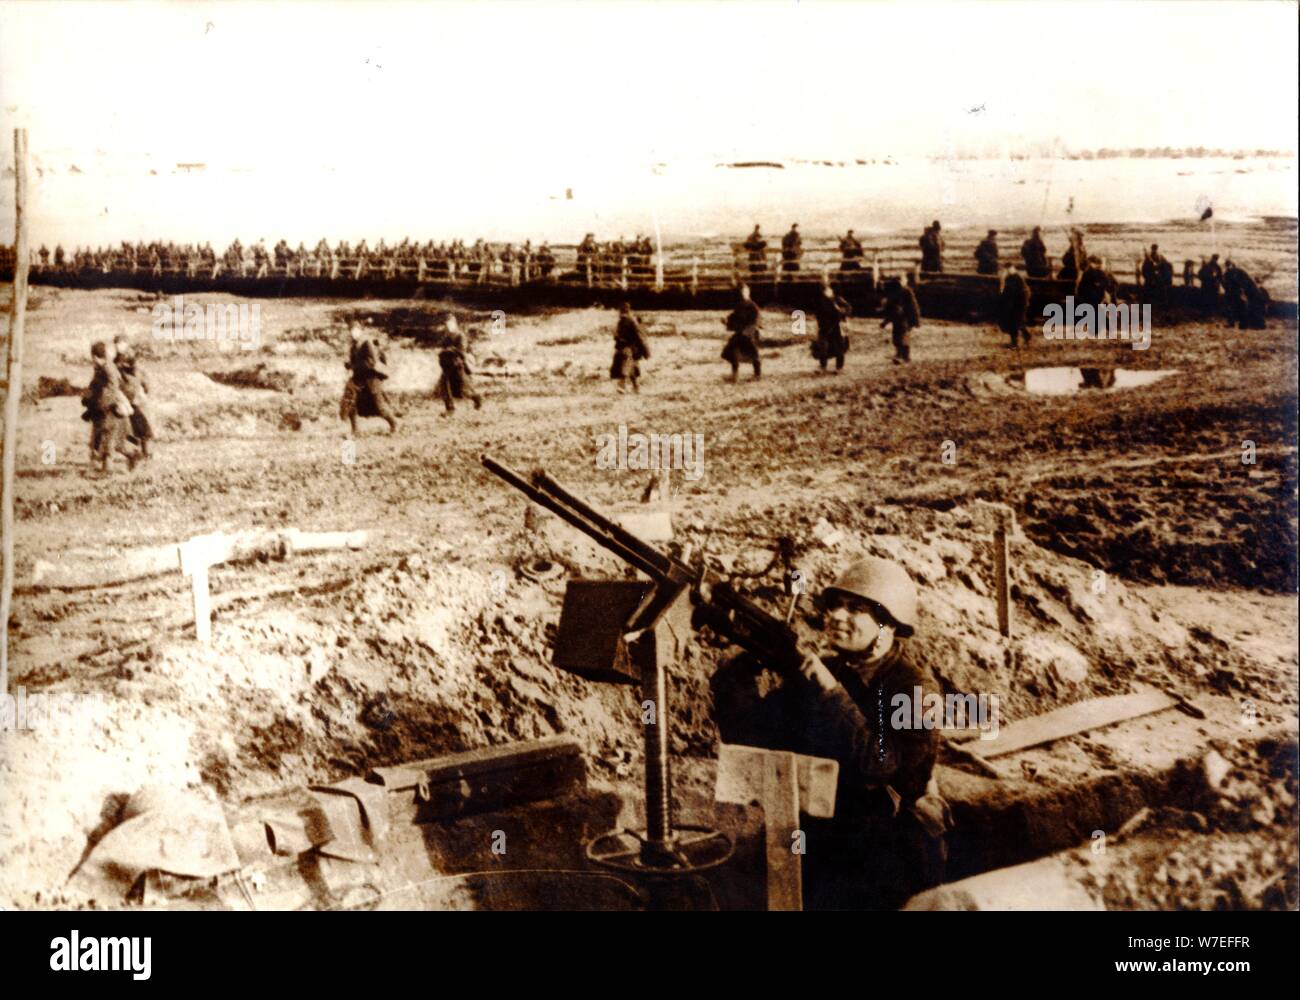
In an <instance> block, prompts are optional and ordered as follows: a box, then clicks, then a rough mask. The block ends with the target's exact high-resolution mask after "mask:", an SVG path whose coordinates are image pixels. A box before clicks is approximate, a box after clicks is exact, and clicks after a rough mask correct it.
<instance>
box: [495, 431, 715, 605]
mask: <svg viewBox="0 0 1300 1000" xmlns="http://www.w3.org/2000/svg"><path fill="white" fill-rule="evenodd" d="M482 462H483V466H484V468H486V469H487V470H488V471H489V472H491V473H492V474H493V475H496V476H498V477H500V478H501V479H503V480H505V481H506V482H507V483H509V484H510V485H511V486H513V487H514V488H515V489H517V490H519V492H521V493H523V494H524V495H525V496H526V497H528V499H530V500H532V501H533V503H535V504H538V505H539V506H542V507H545V508H546V509H547V510H549V511H550V512H551V513H552V514H555V515H556V516H557V517H559V518H560V519H561V520H563V521H565V522H566V523H568V524H570V525H572V526H573V527H575V528H577V529H578V530H579V531H581V532H582V533H583V534H584V535H586V536H587V537H588V538H590V539H591V540H592V541H594V542H595V543H596V544H597V545H599V546H601V547H602V548H604V549H607V550H608V551H610V552H612V553H614V555H616V556H618V557H619V558H620V559H622V560H623V561H624V562H627V563H629V564H630V565H632V566H634V567H636V568H637V569H639V570H640V571H641V572H642V573H644V574H645V575H646V576H648V577H650V578H651V579H652V580H655V581H656V582H659V583H675V584H690V583H691V582H692V581H693V580H694V576H693V574H692V572H691V569H690V567H689V566H687V565H685V564H684V563H682V562H679V561H678V560H676V559H674V558H673V557H672V556H670V555H668V554H667V553H664V552H660V551H659V550H658V549H656V548H655V547H654V546H653V545H648V544H647V543H645V542H643V541H642V540H641V539H639V538H637V537H636V535H634V534H632V532H630V531H628V530H627V529H626V528H624V527H623V526H622V525H619V524H616V523H615V522H613V521H611V520H610V519H609V518H607V517H605V516H604V515H603V514H601V513H600V512H599V511H597V510H595V509H594V508H592V507H590V506H589V505H588V504H586V503H584V502H583V501H582V500H580V499H578V498H577V497H575V496H574V495H573V494H572V493H570V492H569V491H568V490H566V489H565V488H564V487H563V486H561V485H560V484H559V483H557V482H556V481H555V480H554V479H552V478H551V477H550V476H548V475H546V474H545V473H544V472H540V471H538V472H534V473H533V475H532V479H531V481H529V480H528V479H525V478H524V477H523V476H521V475H519V474H518V473H517V472H515V471H514V470H513V469H511V468H509V467H508V466H506V465H503V464H502V463H500V462H498V461H497V460H496V459H494V458H493V457H492V456H491V455H483V456H482Z"/></svg>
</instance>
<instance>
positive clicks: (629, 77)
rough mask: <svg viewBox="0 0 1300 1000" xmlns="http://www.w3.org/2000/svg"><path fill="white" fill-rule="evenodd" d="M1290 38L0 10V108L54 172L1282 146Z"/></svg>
mask: <svg viewBox="0 0 1300 1000" xmlns="http://www.w3.org/2000/svg"><path fill="white" fill-rule="evenodd" d="M1296 39H1297V8H1296V4H1295V3H1283V2H1273V0H1254V2H1248V0H1235V2H1227V3H1214V2H1193V3H1185V4H1184V3H1173V2H1154V0H1145V2H1134V3H1126V2H1064V3H1053V2H1042V0H1039V2H1030V3H1010V2H1007V3H1003V2H992V0H990V2H965V3H958V4H929V3H916V2H910V3H853V2H847V0H845V2H836V3H789V2H776V0H773V2H768V3H756V4H747V3H735V2H732V3H687V2H664V0H658V2H654V3H646V4H636V3H621V2H611V0H594V2H587V3H571V4H544V3H528V4H525V3H522V2H516V3H470V4H461V3H437V2H434V3H416V2H406V3H392V4H382V3H375V2H361V0H357V2H350V3H335V4H326V3H302V2H295V3H250V4H234V3H189V2H187V3H179V2H177V3H160V4H148V3H94V4H85V5H83V4H79V3H24V2H6V3H4V4H2V5H0V108H3V121H2V124H3V126H4V127H5V129H6V132H8V130H9V129H10V128H11V127H12V126H13V125H26V126H27V127H28V128H29V129H30V130H31V133H32V147H33V153H34V154H37V155H40V156H41V157H42V158H49V159H50V160H51V163H52V164H53V163H55V162H57V161H58V160H60V159H62V158H63V157H65V156H66V157H69V158H70V159H71V160H72V161H76V160H77V159H78V158H81V159H86V158H87V156H88V155H93V153H94V151H95V150H103V151H105V152H107V153H109V154H111V155H112V156H113V157H114V158H115V159H116V158H121V159H122V160H123V161H124V162H127V163H129V162H130V160H131V159H132V158H136V157H146V156H153V157H156V158H158V159H159V160H160V161H162V162H165V163H168V165H170V163H172V162H176V161H203V162H208V163H214V164H238V165H246V166H254V167H256V166H261V165H264V164H267V163H278V164H282V165H283V164H293V165H311V166H318V165H322V164H333V165H337V166H349V165H351V164H354V163H358V162H361V163H373V162H376V161H386V160H392V159H397V158H402V157H409V156H412V155H420V156H429V155H435V156H439V157H448V158H452V157H454V158H461V159H470V160H478V159H481V160H495V159H498V158H501V157H508V158H512V159H519V160H522V161H526V162H530V163H538V164H552V163H553V164H556V165H559V166H561V167H567V166H569V165H570V164H571V163H572V162H574V161H575V160H583V161H587V160H590V158H592V157H597V158H599V159H601V160H606V159H615V160H626V159H631V158H646V159H649V160H650V161H651V162H653V161H654V160H670V161H671V160H674V159H678V160H680V159H681V158H684V157H696V156H698V157H703V158H709V157H715V156H719V157H733V156H742V157H743V156H756V157H780V156H813V157H817V156H830V157H833V156H838V155H849V156H852V155H860V154H863V153H866V154H885V153H894V154H896V155H898V154H907V153H913V152H923V153H931V154H934V153H937V154H942V153H944V152H946V151H948V150H949V149H950V148H951V149H954V150H957V151H964V150H973V151H983V150H984V149H986V148H989V149H991V150H996V149H998V148H999V147H1000V146H1004V145H1005V144H1006V143H1008V142H1010V143H1012V144H1014V143H1016V142H1022V141H1028V142H1043V141H1049V140H1051V139H1052V138H1053V137H1055V136H1059V137H1060V138H1061V139H1062V140H1063V141H1064V142H1065V143H1066V144H1068V145H1069V146H1071V147H1074V148H1085V147H1096V146H1105V145H1109V146H1130V145H1179V146H1182V145H1207V146H1228V147H1238V146H1241V147H1270V148H1289V149H1294V148H1295V145H1296V128H1297V126H1296V89H1297V41H1296ZM975 108H982V109H983V110H980V111H972V109H975ZM4 146H5V147H8V139H7V138H6V140H5V143H4ZM82 166H83V169H84V164H82Z"/></svg>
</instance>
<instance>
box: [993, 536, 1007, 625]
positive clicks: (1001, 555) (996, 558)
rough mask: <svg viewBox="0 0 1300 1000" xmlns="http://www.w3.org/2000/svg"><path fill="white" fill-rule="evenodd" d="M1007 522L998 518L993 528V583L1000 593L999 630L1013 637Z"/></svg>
mask: <svg viewBox="0 0 1300 1000" xmlns="http://www.w3.org/2000/svg"><path fill="white" fill-rule="evenodd" d="M1007 527H1008V526H1007V522H1006V520H1004V519H1001V518H1000V519H999V520H998V525H997V527H996V528H994V529H993V583H994V586H995V587H996V588H997V595H998V631H999V632H1001V633H1002V635H1003V636H1005V637H1007V638H1010V637H1011V588H1010V581H1009V579H1008V573H1007V569H1008V566H1007Z"/></svg>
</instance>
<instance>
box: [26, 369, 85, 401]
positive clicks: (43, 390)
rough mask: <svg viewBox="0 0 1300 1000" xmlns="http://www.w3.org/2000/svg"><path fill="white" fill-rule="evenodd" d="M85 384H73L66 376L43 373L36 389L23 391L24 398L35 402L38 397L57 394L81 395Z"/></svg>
mask: <svg viewBox="0 0 1300 1000" xmlns="http://www.w3.org/2000/svg"><path fill="white" fill-rule="evenodd" d="M85 391H86V390H85V387H84V386H76V385H73V384H72V383H71V382H70V381H68V380H67V379H66V378H50V377H49V376H48V375H42V376H41V377H40V378H38V379H37V380H36V389H35V391H33V390H30V389H29V390H27V391H26V392H24V393H23V399H24V401H27V402H34V401H36V400H38V399H51V398H53V397H55V396H80V395H81V394H82V393H83V392H85Z"/></svg>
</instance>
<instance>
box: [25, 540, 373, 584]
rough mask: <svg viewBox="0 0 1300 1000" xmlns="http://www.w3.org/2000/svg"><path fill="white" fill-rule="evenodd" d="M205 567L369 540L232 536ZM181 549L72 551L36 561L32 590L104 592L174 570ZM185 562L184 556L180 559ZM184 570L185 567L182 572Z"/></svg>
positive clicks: (219, 543) (217, 544)
mask: <svg viewBox="0 0 1300 1000" xmlns="http://www.w3.org/2000/svg"><path fill="white" fill-rule="evenodd" d="M203 537H205V538H208V537H210V538H212V539H213V540H212V542H211V555H210V558H209V563H208V564H209V565H210V566H216V565H219V564H221V563H228V562H251V561H253V560H256V559H281V558H284V557H285V556H287V555H290V554H292V553H295V552H323V551H328V550H333V549H360V548H363V547H364V546H365V545H366V543H367V541H368V540H369V533H368V532H365V531H299V530H298V529H296V528H287V529H285V530H283V531H263V530H250V531H236V532H232V533H230V534H224V533H221V532H217V533H215V534H214V535H212V536H203ZM186 544H188V543H185V542H182V543H180V545H152V546H147V547H143V548H134V549H128V550H127V551H125V552H121V553H113V554H109V555H105V554H104V553H103V552H97V551H95V550H85V549H72V550H69V551H67V552H65V553H64V554H63V555H61V556H60V557H59V559H58V560H57V561H55V562H49V561H46V560H42V559H38V560H37V561H36V563H35V565H34V566H33V569H32V585H33V586H39V587H51V588H58V589H64V590H69V589H77V588H82V587H103V586H108V585H110V584H117V583H129V582H131V581H133V580H141V579H145V578H147V577H151V576H162V575H163V574H166V573H171V572H173V571H175V569H176V565H177V554H178V551H179V550H180V549H181V548H182V547H183V546H184V545H186ZM182 558H183V557H182ZM182 569H183V567H182Z"/></svg>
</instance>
